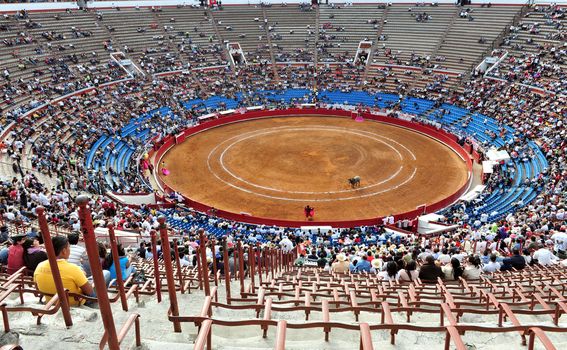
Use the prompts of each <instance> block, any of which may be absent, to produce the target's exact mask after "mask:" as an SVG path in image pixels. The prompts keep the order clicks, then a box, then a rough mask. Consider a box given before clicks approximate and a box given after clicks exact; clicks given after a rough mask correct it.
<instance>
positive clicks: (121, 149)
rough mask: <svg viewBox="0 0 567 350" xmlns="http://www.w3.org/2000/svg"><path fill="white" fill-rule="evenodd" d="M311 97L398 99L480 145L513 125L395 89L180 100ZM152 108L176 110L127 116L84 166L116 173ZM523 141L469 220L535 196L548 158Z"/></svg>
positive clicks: (203, 108)
mask: <svg viewBox="0 0 567 350" xmlns="http://www.w3.org/2000/svg"><path fill="white" fill-rule="evenodd" d="M315 97H316V98H317V100H318V101H320V102H325V103H331V104H332V103H336V104H349V105H355V106H356V105H364V106H370V107H380V108H391V107H393V106H395V105H398V104H399V106H400V108H401V110H402V111H403V112H405V113H408V114H413V115H416V116H419V117H421V118H426V119H429V120H432V121H435V122H438V123H440V124H441V125H442V126H443V127H444V128H446V129H448V130H450V131H452V132H456V133H458V134H461V135H463V134H465V135H469V136H471V137H473V138H475V139H476V140H477V141H478V142H479V143H481V144H482V145H483V146H485V147H490V146H495V147H497V148H500V147H502V146H504V145H505V144H506V143H507V142H509V141H511V140H512V139H513V137H514V129H512V128H510V127H509V126H504V127H503V128H504V130H505V134H504V135H502V136H501V135H500V125H499V124H498V122H497V121H496V120H494V119H493V118H490V117H488V116H485V115H482V114H480V113H477V112H471V111H469V110H467V109H464V108H460V107H457V106H454V105H450V104H447V103H443V104H441V105H440V106H439V107H437V108H436V107H435V106H436V102H435V101H432V100H426V99H421V98H415V97H405V98H403V97H400V96H399V95H396V94H388V93H376V94H370V93H368V92H364V91H353V92H341V91H317V92H313V91H311V90H307V89H289V90H283V91H274V90H265V91H255V92H253V93H249V94H243V93H238V94H237V95H236V98H234V99H230V98H226V97H222V96H213V97H210V98H208V99H194V100H189V101H186V102H184V103H183V106H184V108H186V109H188V110H193V111H195V112H196V113H199V114H205V113H212V112H214V111H216V110H219V109H234V108H238V107H240V106H243V105H244V104H246V103H247V104H249V105H252V104H253V103H254V102H256V101H257V102H262V103H266V100H267V101H268V102H272V103H284V104H291V103H310V102H313V101H314V99H315ZM256 105H257V104H256ZM158 112H159V117H161V118H178V116H176V115H174V114H173V113H172V112H171V109H170V108H169V107H162V108H159V109H157V110H154V111H151V112H149V113H147V114H145V115H142V116H140V117H138V118H135V119H133V120H131V121H130V122H129V123H128V124H127V125H125V126H124V127H123V128H122V130H121V133H120V135H118V136H117V135H102V136H101V137H100V138H99V139H98V140H96V141H95V142H94V143H93V145H92V147H91V149H90V151H89V153H88V155H87V159H86V167H87V169H92V170H95V171H98V170H99V169H101V168H102V169H103V170H108V167H112V168H113V169H114V170H115V172H116V173H117V174H120V173H122V172H124V171H125V170H127V169H128V168H129V163H130V162H131V160H132V155H133V154H134V152H135V150H134V149H132V148H131V147H130V146H129V145H128V144H126V143H125V142H124V141H122V140H123V139H124V138H125V137H127V136H130V137H133V138H136V139H139V140H141V141H145V140H147V139H149V138H150V137H153V136H154V135H150V130H149V129H147V128H146V129H144V128H143V127H142V126H141V125H143V122H144V121H145V120H147V119H149V118H150V117H151V116H153V115H155V113H158ZM489 132H491V133H494V134H495V136H496V137H491V136H490V135H489ZM110 142H114V144H115V147H116V152H114V154H112V152H111V150H110V149H109V147H108V145H109V144H110ZM528 147H529V148H530V149H531V151H532V152H533V153H534V154H535V157H534V158H533V159H528V161H522V159H520V158H521V157H518V159H513V160H511V161H510V162H509V163H508V164H506V165H507V166H509V167H513V168H515V169H516V171H515V175H514V176H515V178H514V179H513V181H512V185H511V186H508V187H506V186H503V185H502V186H501V187H500V188H499V189H498V190H496V191H494V192H493V193H491V194H483V196H484V199H483V202H482V203H481V204H480V205H477V206H476V207H475V208H474V210H473V209H471V210H470V215H471V216H470V217H471V220H472V219H476V218H478V217H479V216H481V215H482V214H484V213H486V214H488V215H489V217H490V219H492V220H496V219H500V218H502V217H503V216H505V215H507V214H508V213H510V212H512V211H514V210H515V209H516V208H517V204H518V202H519V201H520V200H521V202H522V203H523V204H527V203H529V202H530V201H531V200H533V199H534V198H535V197H536V196H537V194H538V191H539V190H540V189H538V188H532V187H531V186H530V185H526V184H525V183H526V179H528V180H529V179H533V178H536V177H537V176H538V175H539V174H540V173H541V172H542V171H544V170H545V169H546V168H547V166H548V163H547V160H546V158H545V156H544V154H543V153H542V151H541V149H540V148H539V147H538V146H537V145H536V144H535V143H534V142H533V141H530V142H529V143H528ZM97 150H104V151H103V152H104V153H103V156H102V159H101V160H100V161H94V158H95V153H96V152H97ZM106 180H107V183H112V181H120V179H119V176H118V175H117V176H114V177H113V176H110V174H108V173H106ZM110 187H111V186H110Z"/></svg>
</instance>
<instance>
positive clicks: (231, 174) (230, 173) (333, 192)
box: [207, 127, 404, 194]
mask: <svg viewBox="0 0 567 350" xmlns="http://www.w3.org/2000/svg"><path fill="white" fill-rule="evenodd" d="M320 129H324V130H329V131H338V132H347V133H351V134H355V135H357V136H362V137H366V138H370V139H372V140H374V141H376V142H379V143H382V144H384V145H385V146H386V147H389V148H391V149H392V150H393V151H394V152H396V154H397V155H398V157H399V158H400V160H403V159H404V157H403V156H402V154H401V153H400V152H399V151H398V150H397V149H396V148H395V147H393V146H391V145H388V144H387V143H386V142H384V141H382V140H379V139H378V138H377V137H380V136H379V135H372V136H369V135H364V134H361V133H358V132H356V131H353V130H344V129H342V128H341V129H338V128H329V127H324V128H314V127H303V128H301V127H289V128H286V129H285V131H312V130H320ZM267 130H269V131H263V132H259V131H256V133H255V134H252V135H249V136H246V137H244V138H241V139H239V140H236V141H234V142H232V143H231V144H230V145H228V147H226V148H225V149H224V150H223V152H222V153H221V156H220V165H221V167H222V169H223V170H224V171H225V172H227V173H228V174H229V175H230V176H232V177H233V178H235V179H237V180H239V181H241V182H243V183H245V184H247V185H250V186H253V187H256V188H261V189H264V190H268V191H274V192H282V193H298V194H335V193H345V192H354V191H360V190H363V189H367V188H372V187H376V186H379V185H382V184H384V183H386V182H388V181H390V180H392V179H394V178H395V177H396V176H398V174H399V173H400V172H401V171H402V169H403V166H402V165H400V166H399V167H398V169H397V170H396V172H395V173H393V174H392V175H390V176H389V177H388V178H386V179H384V180H382V181H379V182H376V183H373V184H370V185H367V186H364V187H359V188H356V189H349V190H339V191H324V192H313V191H289V190H281V189H277V188H273V187H268V186H262V185H258V184H255V183H253V182H251V181H248V180H246V179H244V178H242V177H240V176H238V175H236V174H235V173H234V172H232V171H231V170H230V169H228V167H227V166H226V165H225V164H224V156H225V154H226V152H228V151H229V150H230V148H232V147H233V146H234V145H236V144H238V143H239V142H242V141H245V140H248V139H250V138H254V137H258V136H263V135H267V134H273V133H276V132H280V131H282V130H281V128H278V130H270V129H267ZM215 150H216V148H215V149H213V151H211V153H209V156H208V157H207V163H209V162H210V158H211V156H212V153H213V152H214V151H215Z"/></svg>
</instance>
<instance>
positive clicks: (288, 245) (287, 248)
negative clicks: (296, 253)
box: [280, 236, 293, 253]
mask: <svg viewBox="0 0 567 350" xmlns="http://www.w3.org/2000/svg"><path fill="white" fill-rule="evenodd" d="M280 247H281V248H282V250H283V251H284V253H289V252H291V251H292V250H293V243H292V242H291V241H290V239H289V238H288V237H287V236H284V238H282V240H281V241H280Z"/></svg>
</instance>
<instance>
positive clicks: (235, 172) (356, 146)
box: [163, 116, 467, 221]
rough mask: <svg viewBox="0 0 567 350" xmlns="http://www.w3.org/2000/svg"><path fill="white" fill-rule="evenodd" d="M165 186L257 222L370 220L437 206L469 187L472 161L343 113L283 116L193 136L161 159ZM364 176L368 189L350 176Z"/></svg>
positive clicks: (398, 130)
mask: <svg viewBox="0 0 567 350" xmlns="http://www.w3.org/2000/svg"><path fill="white" fill-rule="evenodd" d="M163 160H164V161H165V164H166V167H167V168H168V169H169V170H170V172H171V174H170V175H169V176H166V177H164V178H163V180H164V181H165V182H166V183H167V184H168V185H169V186H170V187H171V188H173V189H175V190H177V191H180V192H182V193H183V194H185V195H187V196H188V197H189V198H191V199H193V200H195V201H198V202H201V203H204V204H207V205H211V206H214V207H216V208H219V209H223V210H227V211H231V212H235V213H241V212H245V213H248V214H251V215H254V216H258V217H266V218H274V219H285V220H304V216H303V207H304V206H305V205H307V204H309V205H311V206H312V207H315V221H317V220H336V221H342V220H353V219H365V218H372V217H378V216H384V215H388V214H395V213H401V212H405V211H410V210H413V209H415V208H416V207H417V206H419V205H421V204H424V203H434V202H436V201H439V200H441V199H443V198H445V197H447V196H449V195H451V194H452V193H454V192H455V191H456V190H457V189H458V188H460V187H461V186H462V185H463V184H464V183H465V182H466V181H467V167H466V164H465V162H464V161H463V160H462V159H461V158H460V157H459V156H458V155H457V154H456V153H454V152H453V151H452V150H451V149H450V148H449V147H447V146H445V145H443V144H442V143H440V142H438V141H435V140H433V139H431V138H430V137H427V136H425V135H422V134H420V133H417V132H414V131H411V130H407V129H404V128H400V127H396V126H392V125H388V124H384V123H379V122H374V121H368V120H367V121H364V122H354V121H352V120H351V119H348V118H341V117H316V116H305V117H278V118H269V119H261V120H253V121H244V122H239V123H235V124H229V125H223V126H220V127H217V128H214V129H210V130H207V131H205V132H202V133H199V134H196V135H193V136H192V137H190V138H188V139H187V140H185V142H183V143H182V144H180V145H177V146H175V147H174V148H172V149H171V150H170V151H169V152H167V153H166V154H165V156H164V158H163ZM356 175H358V176H360V177H361V179H362V181H361V186H360V188H357V189H352V188H350V185H349V184H348V182H347V179H348V178H350V177H352V176H356Z"/></svg>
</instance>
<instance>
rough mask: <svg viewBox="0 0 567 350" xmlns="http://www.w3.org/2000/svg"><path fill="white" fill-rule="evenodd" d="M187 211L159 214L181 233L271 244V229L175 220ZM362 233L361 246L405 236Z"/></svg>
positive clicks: (371, 231) (204, 218) (335, 240)
mask: <svg viewBox="0 0 567 350" xmlns="http://www.w3.org/2000/svg"><path fill="white" fill-rule="evenodd" d="M184 210H186V209H184V208H181V207H177V208H175V209H173V208H170V209H163V210H160V211H159V212H158V214H159V215H163V216H165V217H166V219H167V223H168V225H169V226H170V227H172V228H173V229H176V230H179V231H180V232H189V231H190V230H192V229H194V230H198V229H200V228H202V229H204V230H205V231H206V232H208V234H209V235H213V236H215V237H216V238H217V239H221V238H223V237H226V236H227V235H228V234H229V233H231V234H233V235H234V236H235V238H236V239H241V240H242V241H244V242H245V243H251V244H255V243H269V242H271V240H269V239H268V237H267V235H266V234H265V231H269V229H270V228H269V227H265V226H264V227H262V226H258V225H253V224H250V225H240V226H239V227H238V230H235V229H231V228H223V227H221V226H219V225H218V224H219V222H215V220H212V221H211V220H209V217H207V216H206V215H201V216H197V217H193V216H185V217H184V218H183V219H175V218H173V215H174V213H175V212H176V211H177V212H180V211H184ZM359 229H360V230H361V231H362V233H363V234H362V235H361V236H360V238H361V241H360V243H361V244H367V245H370V244H376V243H381V244H385V243H386V242H387V241H390V242H393V243H396V244H398V243H400V240H401V238H402V237H403V236H404V235H403V234H400V233H396V232H393V231H391V230H380V229H378V228H376V227H361V228H359ZM286 231H287V232H289V231H293V232H295V234H297V235H303V232H302V231H301V230H300V229H296V230H290V229H286ZM306 235H307V236H308V238H309V239H310V240H311V241H312V242H317V241H318V239H319V238H320V237H321V235H320V233H319V232H316V231H313V232H311V233H309V232H307V233H306ZM326 242H328V243H329V244H330V245H331V246H335V245H338V244H339V237H338V235H337V234H336V233H334V234H333V235H332V236H331V237H330V238H329V240H327V241H326Z"/></svg>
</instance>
